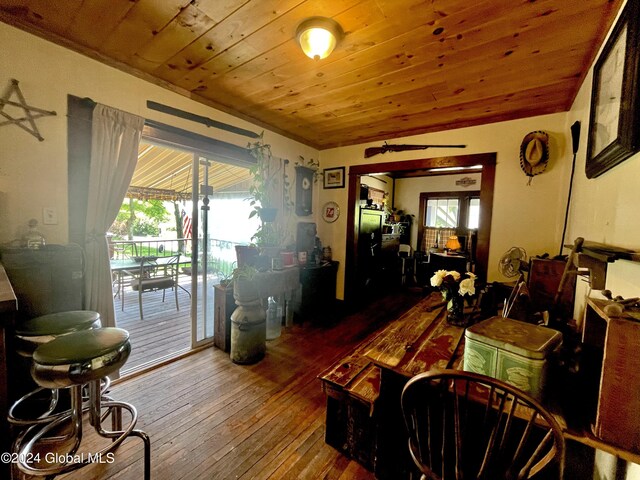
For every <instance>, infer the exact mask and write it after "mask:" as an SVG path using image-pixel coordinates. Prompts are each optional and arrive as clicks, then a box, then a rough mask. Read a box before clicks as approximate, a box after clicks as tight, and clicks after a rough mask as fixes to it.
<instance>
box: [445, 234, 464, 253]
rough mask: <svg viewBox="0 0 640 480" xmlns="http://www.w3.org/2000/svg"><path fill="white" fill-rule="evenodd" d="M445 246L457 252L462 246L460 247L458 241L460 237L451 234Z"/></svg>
mask: <svg viewBox="0 0 640 480" xmlns="http://www.w3.org/2000/svg"><path fill="white" fill-rule="evenodd" d="M444 247H445V248H446V249H447V250H449V251H450V252H455V251H457V250H460V248H462V247H460V242H459V241H458V237H457V236H456V235H451V236H450V237H449V239H448V240H447V243H445V245H444Z"/></svg>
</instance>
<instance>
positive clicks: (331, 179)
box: [322, 167, 344, 188]
mask: <svg viewBox="0 0 640 480" xmlns="http://www.w3.org/2000/svg"><path fill="white" fill-rule="evenodd" d="M322 175H323V178H324V185H323V187H324V188H344V167H335V168H325V169H324V170H323V171H322Z"/></svg>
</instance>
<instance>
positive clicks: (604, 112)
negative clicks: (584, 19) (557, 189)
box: [585, 0, 640, 178]
mask: <svg viewBox="0 0 640 480" xmlns="http://www.w3.org/2000/svg"><path fill="white" fill-rule="evenodd" d="M639 33H640V0H629V2H628V3H627V5H626V6H625V9H624V11H623V12H622V15H620V18H619V19H618V22H617V23H616V25H615V27H614V29H613V32H612V33H611V36H610V37H609V38H608V39H607V42H606V44H605V46H604V48H603V50H602V53H601V55H600V57H599V58H598V60H597V62H596V64H595V66H594V68H593V85H592V91H591V111H590V115H589V137H588V144H587V161H586V167H585V173H586V175H587V178H595V177H598V176H599V175H602V174H603V173H605V172H606V171H607V170H609V169H611V168H613V167H615V166H616V165H618V164H619V163H621V162H623V161H624V160H626V159H627V158H629V157H631V156H632V155H633V154H634V153H636V152H637V151H638V150H639V149H640V138H639V137H640V94H639V93H638V80H639V79H640V35H639Z"/></svg>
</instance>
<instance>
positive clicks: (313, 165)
mask: <svg viewBox="0 0 640 480" xmlns="http://www.w3.org/2000/svg"><path fill="white" fill-rule="evenodd" d="M295 166H296V167H305V168H308V169H309V170H313V183H316V182H317V181H318V179H319V178H320V177H322V172H321V171H320V161H319V160H318V161H316V160H314V159H313V158H310V159H309V160H307V159H305V158H304V157H303V156H302V155H298V161H297V162H296V165H295Z"/></svg>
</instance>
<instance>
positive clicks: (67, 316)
mask: <svg viewBox="0 0 640 480" xmlns="http://www.w3.org/2000/svg"><path fill="white" fill-rule="evenodd" d="M99 327H100V314H99V313H98V312H92V311H90V310H73V311H70V312H59V313H51V314H49V315H43V316H41V317H35V318H32V319H30V320H27V321H25V322H22V323H20V324H19V325H16V350H17V352H18V353H19V354H20V355H22V356H24V357H30V356H31V355H32V354H33V352H34V350H35V349H36V348H38V347H39V346H40V345H44V344H45V343H49V342H50V341H52V340H53V339H55V338H57V337H59V336H61V335H67V334H69V333H73V332H78V331H81V330H89V329H92V328H99Z"/></svg>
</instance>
